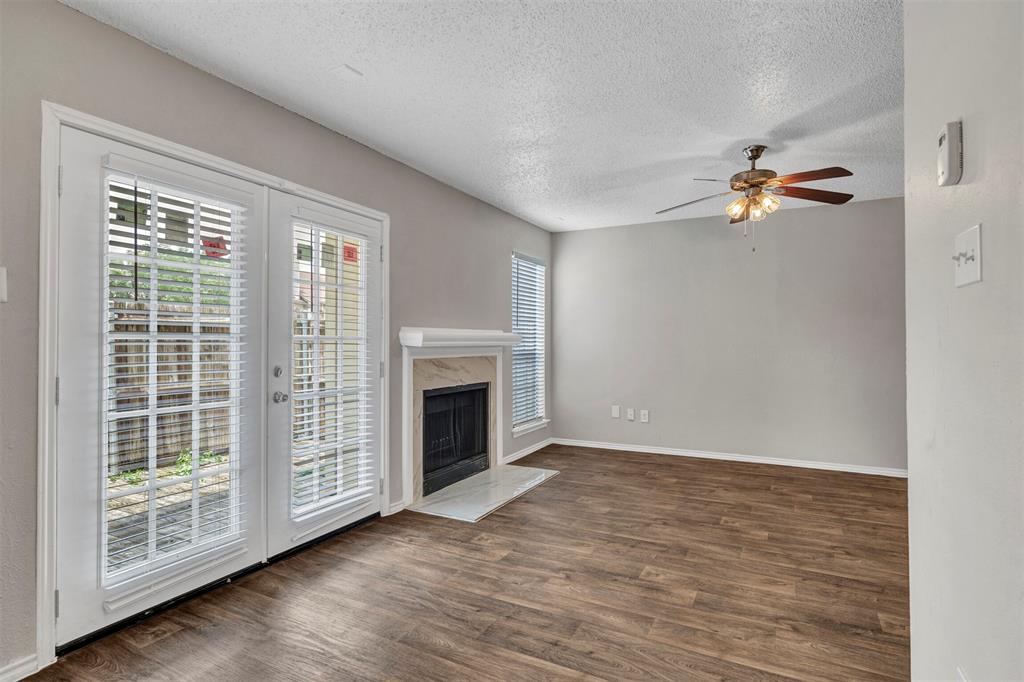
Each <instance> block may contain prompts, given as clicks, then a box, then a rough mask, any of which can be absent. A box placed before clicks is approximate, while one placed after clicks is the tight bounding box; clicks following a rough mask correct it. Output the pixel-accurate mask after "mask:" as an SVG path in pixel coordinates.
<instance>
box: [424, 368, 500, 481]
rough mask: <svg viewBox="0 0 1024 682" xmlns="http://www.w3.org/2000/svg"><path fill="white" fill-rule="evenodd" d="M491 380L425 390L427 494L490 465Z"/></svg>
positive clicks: (425, 479)
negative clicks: (488, 423)
mask: <svg viewBox="0 0 1024 682" xmlns="http://www.w3.org/2000/svg"><path fill="white" fill-rule="evenodd" d="M487 394H488V384H487V383H486V382H484V383H478V384H466V385H462V386H449V387H446V388H435V389H430V390H426V391H423V495H424V496H427V495H429V494H430V493H433V492H436V491H438V490H440V489H441V488H444V487H446V486H449V485H451V484H452V483H455V482H457V481H461V480H462V479H464V478H466V477H468V476H472V475H473V474H475V473H478V472H480V471H484V470H485V469H487V468H488V465H489V463H488V452H487V448H488V442H489V441H488V434H487V422H488V421H489V413H488V395H487Z"/></svg>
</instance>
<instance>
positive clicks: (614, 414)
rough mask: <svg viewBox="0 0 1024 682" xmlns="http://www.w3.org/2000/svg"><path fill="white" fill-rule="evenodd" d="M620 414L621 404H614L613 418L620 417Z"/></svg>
mask: <svg viewBox="0 0 1024 682" xmlns="http://www.w3.org/2000/svg"><path fill="white" fill-rule="evenodd" d="M619 416H620V414H619V406H618V405H612V419H618V418H619Z"/></svg>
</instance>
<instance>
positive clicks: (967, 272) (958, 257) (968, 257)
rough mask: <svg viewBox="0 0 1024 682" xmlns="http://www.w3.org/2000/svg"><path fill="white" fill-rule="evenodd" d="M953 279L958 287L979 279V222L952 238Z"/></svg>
mask: <svg viewBox="0 0 1024 682" xmlns="http://www.w3.org/2000/svg"><path fill="white" fill-rule="evenodd" d="M953 262H954V264H955V268H956V270H955V274H954V277H953V281H954V283H955V284H956V286H958V287H963V286H967V285H968V284H974V283H975V282H980V281H981V224H980V223H979V224H978V225H975V226H974V227H972V228H971V229H969V230H965V231H963V232H961V233H960V234H958V235H957V236H956V239H954V240H953Z"/></svg>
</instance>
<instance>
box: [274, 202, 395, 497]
mask: <svg viewBox="0 0 1024 682" xmlns="http://www.w3.org/2000/svg"><path fill="white" fill-rule="evenodd" d="M292 237H293V264H292V273H293V283H292V396H293V399H292V453H291V471H292V476H291V477H292V484H291V485H292V490H291V501H292V515H293V517H297V516H302V515H304V514H308V513H311V512H314V511H318V510H320V509H323V508H325V507H329V506H332V505H335V504H339V503H342V502H345V501H349V500H351V499H353V498H354V497H361V496H362V495H364V494H372V493H373V485H374V483H375V481H374V477H375V476H374V473H373V457H374V444H373V428H372V427H373V420H374V418H375V415H374V410H373V404H374V401H373V392H374V390H375V389H374V386H375V382H376V374H375V372H374V370H375V368H376V362H375V360H374V352H373V350H372V344H370V343H369V342H368V329H367V300H368V287H367V276H368V272H369V271H368V264H367V261H366V259H367V257H368V256H369V254H370V253H371V250H370V245H369V243H368V242H367V241H366V240H365V239H363V238H361V237H356V236H353V235H349V234H346V233H343V232H340V231H337V230H334V229H332V228H329V227H325V226H321V225H318V224H315V223H311V222H302V221H297V222H295V223H294V224H293V226H292Z"/></svg>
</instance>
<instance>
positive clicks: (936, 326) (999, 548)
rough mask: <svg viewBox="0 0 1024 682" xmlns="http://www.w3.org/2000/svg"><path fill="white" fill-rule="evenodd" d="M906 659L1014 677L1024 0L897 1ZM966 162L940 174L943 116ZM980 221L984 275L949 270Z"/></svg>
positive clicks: (1022, 466) (1023, 380)
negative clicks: (956, 278)
mask: <svg viewBox="0 0 1024 682" xmlns="http://www.w3.org/2000/svg"><path fill="white" fill-rule="evenodd" d="M904 26H905V27H906V39H905V43H904V49H905V51H906V54H905V57H906V81H905V84H906V85H905V87H906V93H905V104H904V106H905V110H904V115H905V125H904V130H905V131H906V139H905V158H906V178H907V184H906V210H907V216H906V229H907V239H906V244H907V263H906V266H907V268H906V272H907V426H908V436H907V441H908V453H909V460H910V584H911V589H910V622H911V630H910V633H911V647H910V652H911V672H912V674H913V677H914V678H915V679H918V680H937V679H944V680H948V679H955V678H956V675H957V672H956V667H957V666H960V667H961V668H962V669H963V671H964V673H965V674H966V676H967V678H968V679H970V680H1011V679H1014V680H1021V679H1024V420H1022V414H1024V412H1022V408H1024V318H1022V315H1021V313H1022V311H1024V278H1022V276H1021V270H1022V266H1024V250H1022V249H1024V240H1022V235H1021V231H1022V216H1024V164H1022V161H1021V160H1022V159H1024V48H1022V43H1021V41H1022V36H1024V4H1021V3H1020V2H944V3H936V2H908V3H907V4H906V5H905V22H904ZM961 118H962V120H963V126H964V176H963V179H962V180H961V182H960V184H959V185H958V186H955V187H939V186H938V185H937V183H936V179H935V153H936V138H937V136H938V132H939V128H940V126H941V125H942V124H943V123H945V122H947V121H953V120H956V119H961ZM977 223H982V228H981V250H982V253H983V260H982V276H983V277H984V281H983V282H981V283H979V284H972V285H970V286H968V287H964V288H961V289H957V288H954V286H953V263H952V262H951V261H950V257H951V256H952V255H953V238H954V236H955V235H957V234H958V233H960V232H962V231H963V230H965V229H967V228H969V227H971V226H972V225H975V224H977Z"/></svg>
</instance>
